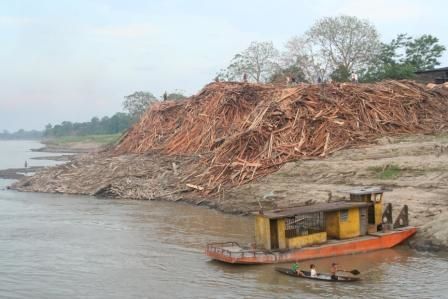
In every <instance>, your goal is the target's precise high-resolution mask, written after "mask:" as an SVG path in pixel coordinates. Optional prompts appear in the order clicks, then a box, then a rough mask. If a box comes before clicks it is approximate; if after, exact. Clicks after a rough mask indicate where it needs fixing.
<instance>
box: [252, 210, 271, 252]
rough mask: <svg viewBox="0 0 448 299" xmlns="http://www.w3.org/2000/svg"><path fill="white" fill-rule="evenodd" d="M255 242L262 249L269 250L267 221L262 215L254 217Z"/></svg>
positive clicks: (269, 236) (269, 238) (269, 239)
mask: <svg viewBox="0 0 448 299" xmlns="http://www.w3.org/2000/svg"><path fill="white" fill-rule="evenodd" d="M255 242H256V243H257V246H261V247H263V248H264V249H271V234H270V230H269V219H268V218H266V217H264V216H262V215H257V216H255Z"/></svg>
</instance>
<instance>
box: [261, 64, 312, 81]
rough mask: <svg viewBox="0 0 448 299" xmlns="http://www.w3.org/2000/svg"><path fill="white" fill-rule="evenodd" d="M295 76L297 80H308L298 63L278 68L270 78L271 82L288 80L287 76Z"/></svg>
mask: <svg viewBox="0 0 448 299" xmlns="http://www.w3.org/2000/svg"><path fill="white" fill-rule="evenodd" d="M287 76H288V77H290V78H294V79H295V80H296V82H307V80H306V78H305V74H304V72H303V70H302V69H301V68H300V67H299V66H297V65H290V66H288V67H286V68H278V69H277V70H276V71H275V73H274V74H272V76H271V77H270V78H269V80H268V82H270V83H282V82H286V77H287Z"/></svg>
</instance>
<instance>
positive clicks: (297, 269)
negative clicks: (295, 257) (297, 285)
mask: <svg viewBox="0 0 448 299" xmlns="http://www.w3.org/2000/svg"><path fill="white" fill-rule="evenodd" d="M291 271H293V272H294V273H297V274H298V275H299V276H302V275H303V273H302V271H300V269H299V262H298V261H295V263H294V264H292V265H291Z"/></svg>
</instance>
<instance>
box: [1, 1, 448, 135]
mask: <svg viewBox="0 0 448 299" xmlns="http://www.w3.org/2000/svg"><path fill="white" fill-rule="evenodd" d="M447 11H448V1H431V0H425V1H417V0H414V1H413V0H407V1H405V0H394V1H386V0H377V1H368V0H339V1H327V0H313V1H298V0H295V1H294V0H276V1H262V0H257V1H255V0H254V1H252V0H249V1H241V0H238V1H236V0H226V1H211V0H209V1H205V0H204V1H200V0H191V1H182V0H178V1H170V0H164V1H158V0H152V1H149V0H148V1H143V0H142V1H138V0H135V1H134V0H127V1H122V0H77V1H70V0H55V1H48V0H47V1H46V0H39V1H34V0H30V1H20V0H0V131H1V130H4V129H6V130H9V131H15V130H18V129H20V128H23V129H26V130H30V129H39V130H41V129H43V128H44V126H45V125H46V124H48V123H51V124H53V125H54V124H56V123H60V122H62V121H72V122H75V121H88V120H90V119H91V118H92V117H93V116H99V117H102V116H106V115H108V116H111V115H113V114H114V113H116V112H119V111H122V102H123V100H124V99H123V97H124V96H126V95H129V94H131V93H133V92H134V91H138V90H143V91H150V92H152V93H153V94H154V95H156V96H160V95H162V94H163V92H164V91H165V90H167V91H173V90H181V91H183V92H184V93H185V94H187V95H191V94H194V93H196V92H198V91H199V90H200V89H201V88H202V87H203V86H204V85H205V84H207V83H208V82H210V81H211V80H212V79H213V78H214V77H215V76H216V73H217V72H218V71H219V70H220V69H222V68H225V67H226V66H227V65H228V63H229V62H230V60H231V59H232V57H233V56H234V55H235V54H236V53H238V52H240V51H242V50H244V49H245V48H247V46H248V45H249V43H250V42H251V41H273V42H274V44H275V46H276V47H277V48H279V49H280V50H282V49H283V48H284V45H285V43H286V42H287V41H288V39H290V38H291V37H292V36H295V35H302V34H303V33H304V32H306V31H307V30H308V29H309V28H310V27H311V26H312V25H313V23H314V22H315V21H316V20H318V19H319V18H322V17H326V16H339V15H352V16H356V17H359V18H362V19H367V20H369V21H370V22H371V23H372V24H373V25H374V26H375V27H376V28H377V30H378V32H379V33H380V35H381V40H382V41H384V42H388V41H390V40H391V39H392V38H394V37H395V36H396V35H397V34H399V33H408V34H410V35H411V36H419V35H422V34H432V35H435V36H436V37H438V38H439V39H440V42H441V43H442V44H444V45H445V46H447V47H448V24H447V22H446V12H447ZM441 62H442V65H441V66H448V54H447V53H445V55H444V56H443V57H442V59H441Z"/></svg>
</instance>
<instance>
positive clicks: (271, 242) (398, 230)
mask: <svg viewBox="0 0 448 299" xmlns="http://www.w3.org/2000/svg"><path fill="white" fill-rule="evenodd" d="M384 191H385V190H384V189H381V188H377V187H371V188H362V189H356V190H351V191H350V200H349V201H338V202H330V203H322V204H315V205H309V206H301V207H291V208H284V209H276V210H271V211H263V210H260V211H259V212H258V213H256V214H255V240H256V243H254V244H252V245H251V246H248V247H244V246H240V245H239V244H238V243H236V242H225V243H209V244H207V247H206V249H205V254H206V255H207V256H208V257H210V258H212V259H214V260H218V261H222V262H226V263H232V264H271V263H286V262H293V261H303V260H310V259H317V258H325V257H334V256H340V255H348V254H356V253H364V252H369V251H373V250H380V249H387V248H392V247H394V246H396V245H398V244H400V243H402V242H404V241H405V240H407V239H408V238H410V237H411V236H412V235H414V234H415V233H416V231H417V230H416V228H415V227H413V226H409V221H408V208H407V206H404V207H403V209H402V210H401V212H400V214H399V216H398V217H397V219H396V220H395V222H392V205H391V204H390V203H389V204H387V205H386V208H385V209H384V211H383V192H384Z"/></svg>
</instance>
